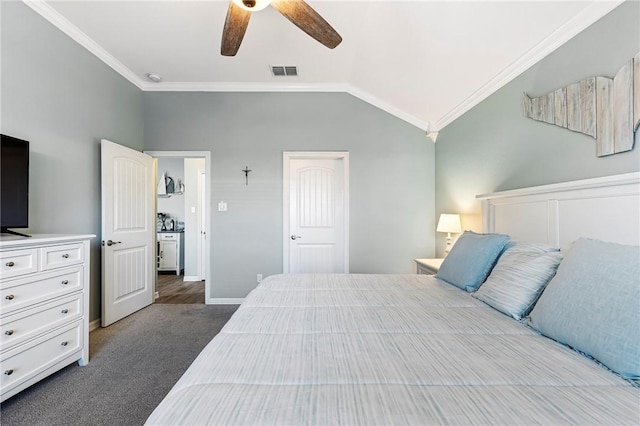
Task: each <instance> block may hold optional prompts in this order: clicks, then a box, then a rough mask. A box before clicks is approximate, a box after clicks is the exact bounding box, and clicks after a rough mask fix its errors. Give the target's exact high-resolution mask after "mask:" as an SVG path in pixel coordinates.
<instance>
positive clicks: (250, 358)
mask: <svg viewBox="0 0 640 426" xmlns="http://www.w3.org/2000/svg"><path fill="white" fill-rule="evenodd" d="M147 424H150V425H178V424H184V425H204V424H220V425H226V424H233V425H257V424H259V425H308V424H313V425H338V424H340V425H407V424H415V425H426V424H474V425H478V424H544V425H548V424H634V425H637V424H640V388H637V387H634V386H632V385H631V384H629V383H628V382H627V381H625V380H622V379H620V378H619V377H617V376H616V375H614V374H612V373H610V372H609V371H607V370H606V369H604V368H603V367H601V366H600V365H598V364H597V363H595V362H593V361H592V360H590V359H588V358H586V357H584V356H582V355H580V354H578V353H576V352H574V351H572V350H570V349H568V348H566V347H564V346H562V345H560V344H558V343H556V342H554V341H552V340H549V339H547V338H545V337H543V336H540V335H538V334H536V333H535V332H533V331H532V330H530V329H529V328H527V327H525V326H523V325H522V324H520V323H518V322H517V321H514V320H513V319H511V318H509V317H507V316H505V315H503V314H501V313H499V312H498V311H495V310H493V309H492V308H490V307H488V306H487V305H485V304H483V303H482V302H480V301H478V300H476V299H474V298H472V297H470V296H469V295H468V294H466V293H465V292H463V291H461V290H459V289H458V288H456V287H453V286H450V285H448V284H446V283H444V282H441V281H438V280H437V279H436V278H433V277H432V276H429V275H279V276H273V277H269V278H267V279H265V280H264V281H263V282H262V283H261V284H260V285H259V286H258V287H257V288H256V289H255V290H254V291H253V292H251V293H250V294H249V296H248V297H247V298H246V300H245V302H244V303H243V304H242V305H241V306H240V308H239V309H238V311H237V312H236V313H235V314H234V315H233V317H232V318H231V319H230V320H229V322H228V323H227V324H226V326H225V327H224V328H223V330H222V331H221V332H220V333H219V334H218V335H217V336H216V337H215V338H214V339H213V340H212V341H211V342H210V343H209V345H208V346H207V347H206V348H205V349H204V350H203V351H202V353H201V354H200V355H199V356H198V357H197V359H196V360H195V361H194V362H193V364H192V365H191V367H190V368H189V369H188V370H187V371H186V373H185V374H184V375H183V377H182V378H181V379H180V380H179V381H178V382H177V383H176V385H175V386H174V387H173V389H172V390H171V391H170V392H169V394H168V395H167V396H166V398H165V399H164V400H163V401H162V403H161V404H160V405H159V406H158V407H157V408H156V410H155V411H154V412H153V413H152V415H151V416H150V417H149V419H148V420H147Z"/></svg>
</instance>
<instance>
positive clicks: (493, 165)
mask: <svg viewBox="0 0 640 426" xmlns="http://www.w3.org/2000/svg"><path fill="white" fill-rule="evenodd" d="M639 51H640V2H637V1H632V2H626V3H624V4H622V5H621V6H620V7H618V8H616V9H615V10H613V11H612V12H611V13H610V14H608V15H607V16H605V17H604V18H602V19H601V20H599V21H598V22H596V23H595V24H594V25H592V26H591V27H589V28H587V29H586V30H585V31H583V32H582V33H580V34H578V35H577V36H576V37H574V38H573V39H572V40H570V41H568V42H567V43H566V44H565V45H563V46H562V47H560V48H559V49H557V50H556V51H555V52H553V53H552V54H550V55H548V56H547V57H545V58H544V59H542V60H541V61H540V62H539V63H537V64H536V65H534V66H533V67H531V68H530V69H528V70H527V71H525V72H524V73H523V74H522V75H520V76H519V77H518V78H516V79H515V80H513V81H512V82H510V83H509V84H507V85H506V86H504V87H503V88H502V89H500V90H498V91H497V92H496V93H494V94H493V95H491V96H490V97H488V98H487V99H486V100H485V101H483V102H482V103H480V104H479V105H477V106H476V107H474V108H473V109H471V110H470V111H468V112H467V113H466V114H464V115H463V116H461V117H460V118H458V119H457V120H455V121H454V122H453V123H451V124H450V125H448V126H447V127H445V128H444V129H443V130H442V131H441V132H440V135H439V137H438V143H437V144H436V211H437V213H444V212H452V213H453V212H458V213H462V214H463V218H462V219H463V227H465V225H466V227H467V228H475V229H476V230H481V229H480V204H479V203H478V202H477V201H476V200H475V196H476V195H477V194H483V193H489V192H494V191H500V190H506V189H514V188H521V187H527V186H534V185H543V184H549V183H556V182H564V181H570V180H576V179H586V178H591V177H598V176H607V175H613V174H618V173H627V172H634V171H638V170H640V151H639V148H638V134H636V144H635V147H634V149H633V151H630V152H626V153H621V154H616V155H612V156H608V157H601V158H598V157H596V148H595V140H594V139H593V138H591V137H590V136H586V135H583V134H580V133H575V132H571V131H569V130H567V129H562V128H560V127H557V126H553V125H550V124H545V123H541V122H537V121H533V120H531V119H528V118H525V117H524V116H523V115H522V113H521V107H520V101H521V97H522V94H523V92H526V93H527V94H529V95H530V96H532V97H535V96H540V95H543V94H546V93H548V92H550V91H552V90H555V89H558V88H561V87H564V86H567V85H568V84H571V83H575V82H577V81H580V80H582V79H585V78H588V77H592V76H597V75H601V76H608V77H613V76H614V75H615V74H616V72H618V70H619V69H620V68H622V66H623V64H624V63H625V62H627V61H628V60H630V59H631V58H633V56H634V55H635V54H636V53H638V52H639ZM438 239H439V241H438V244H437V247H438V253H439V254H442V251H443V247H444V240H443V239H442V237H441V236H438Z"/></svg>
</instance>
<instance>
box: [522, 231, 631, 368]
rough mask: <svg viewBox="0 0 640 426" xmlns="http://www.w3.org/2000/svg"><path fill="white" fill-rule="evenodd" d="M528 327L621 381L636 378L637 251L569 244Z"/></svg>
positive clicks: (609, 245) (585, 241)
mask: <svg viewBox="0 0 640 426" xmlns="http://www.w3.org/2000/svg"><path fill="white" fill-rule="evenodd" d="M530 324H531V326H532V327H533V328H535V329H537V330H538V331H540V333H542V334H544V335H545V336H547V337H550V338H552V339H554V340H557V341H558V342H561V343H564V344H566V345H569V346H571V347H573V348H574V349H577V350H579V351H581V352H584V353H586V354H587V355H590V356H592V357H593V358H595V359H597V360H598V361H600V362H601V363H602V364H604V365H606V366H607V367H609V368H610V369H611V370H613V371H615V372H617V373H618V374H620V375H621V376H623V377H625V378H629V379H638V378H640V247H638V246H625V245H621V244H613V243H606V242H603V241H597V240H590V239H579V240H578V241H576V242H575V243H573V245H572V246H571V248H570V249H569V251H568V252H567V253H566V254H565V256H564V260H563V261H562V263H560V266H559V267H558V272H557V273H556V276H555V277H554V278H553V279H552V280H551V282H550V283H549V285H547V288H546V289H545V290H544V292H543V293H542V296H540V300H538V303H537V304H536V306H535V307H534V308H533V311H531V315H530Z"/></svg>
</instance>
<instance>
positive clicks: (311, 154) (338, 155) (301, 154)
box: [282, 151, 349, 274]
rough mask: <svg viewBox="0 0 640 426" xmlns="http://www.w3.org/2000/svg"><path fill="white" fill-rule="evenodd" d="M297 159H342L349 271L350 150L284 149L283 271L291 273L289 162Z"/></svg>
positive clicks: (345, 250) (345, 255) (345, 269)
mask: <svg viewBox="0 0 640 426" xmlns="http://www.w3.org/2000/svg"><path fill="white" fill-rule="evenodd" d="M293 159H296V160H300V159H327V160H338V159H340V160H342V166H343V169H342V173H343V182H344V235H343V240H342V242H343V246H344V272H345V273H347V274H348V273H349V152H348V151H284V152H283V153H282V213H283V214H282V271H283V272H284V273H285V274H286V273H289V214H288V212H289V175H290V170H289V163H290V161H291V160H293Z"/></svg>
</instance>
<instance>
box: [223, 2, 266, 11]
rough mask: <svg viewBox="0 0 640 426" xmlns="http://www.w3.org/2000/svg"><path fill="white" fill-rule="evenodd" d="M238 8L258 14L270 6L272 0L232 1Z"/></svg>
mask: <svg viewBox="0 0 640 426" xmlns="http://www.w3.org/2000/svg"><path fill="white" fill-rule="evenodd" d="M232 1H233V2H234V3H235V4H236V5H237V6H238V7H241V8H242V9H244V10H248V11H249V12H257V11H258V10H262V9H264V8H265V7H267V6H269V4H270V3H271V0H232Z"/></svg>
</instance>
